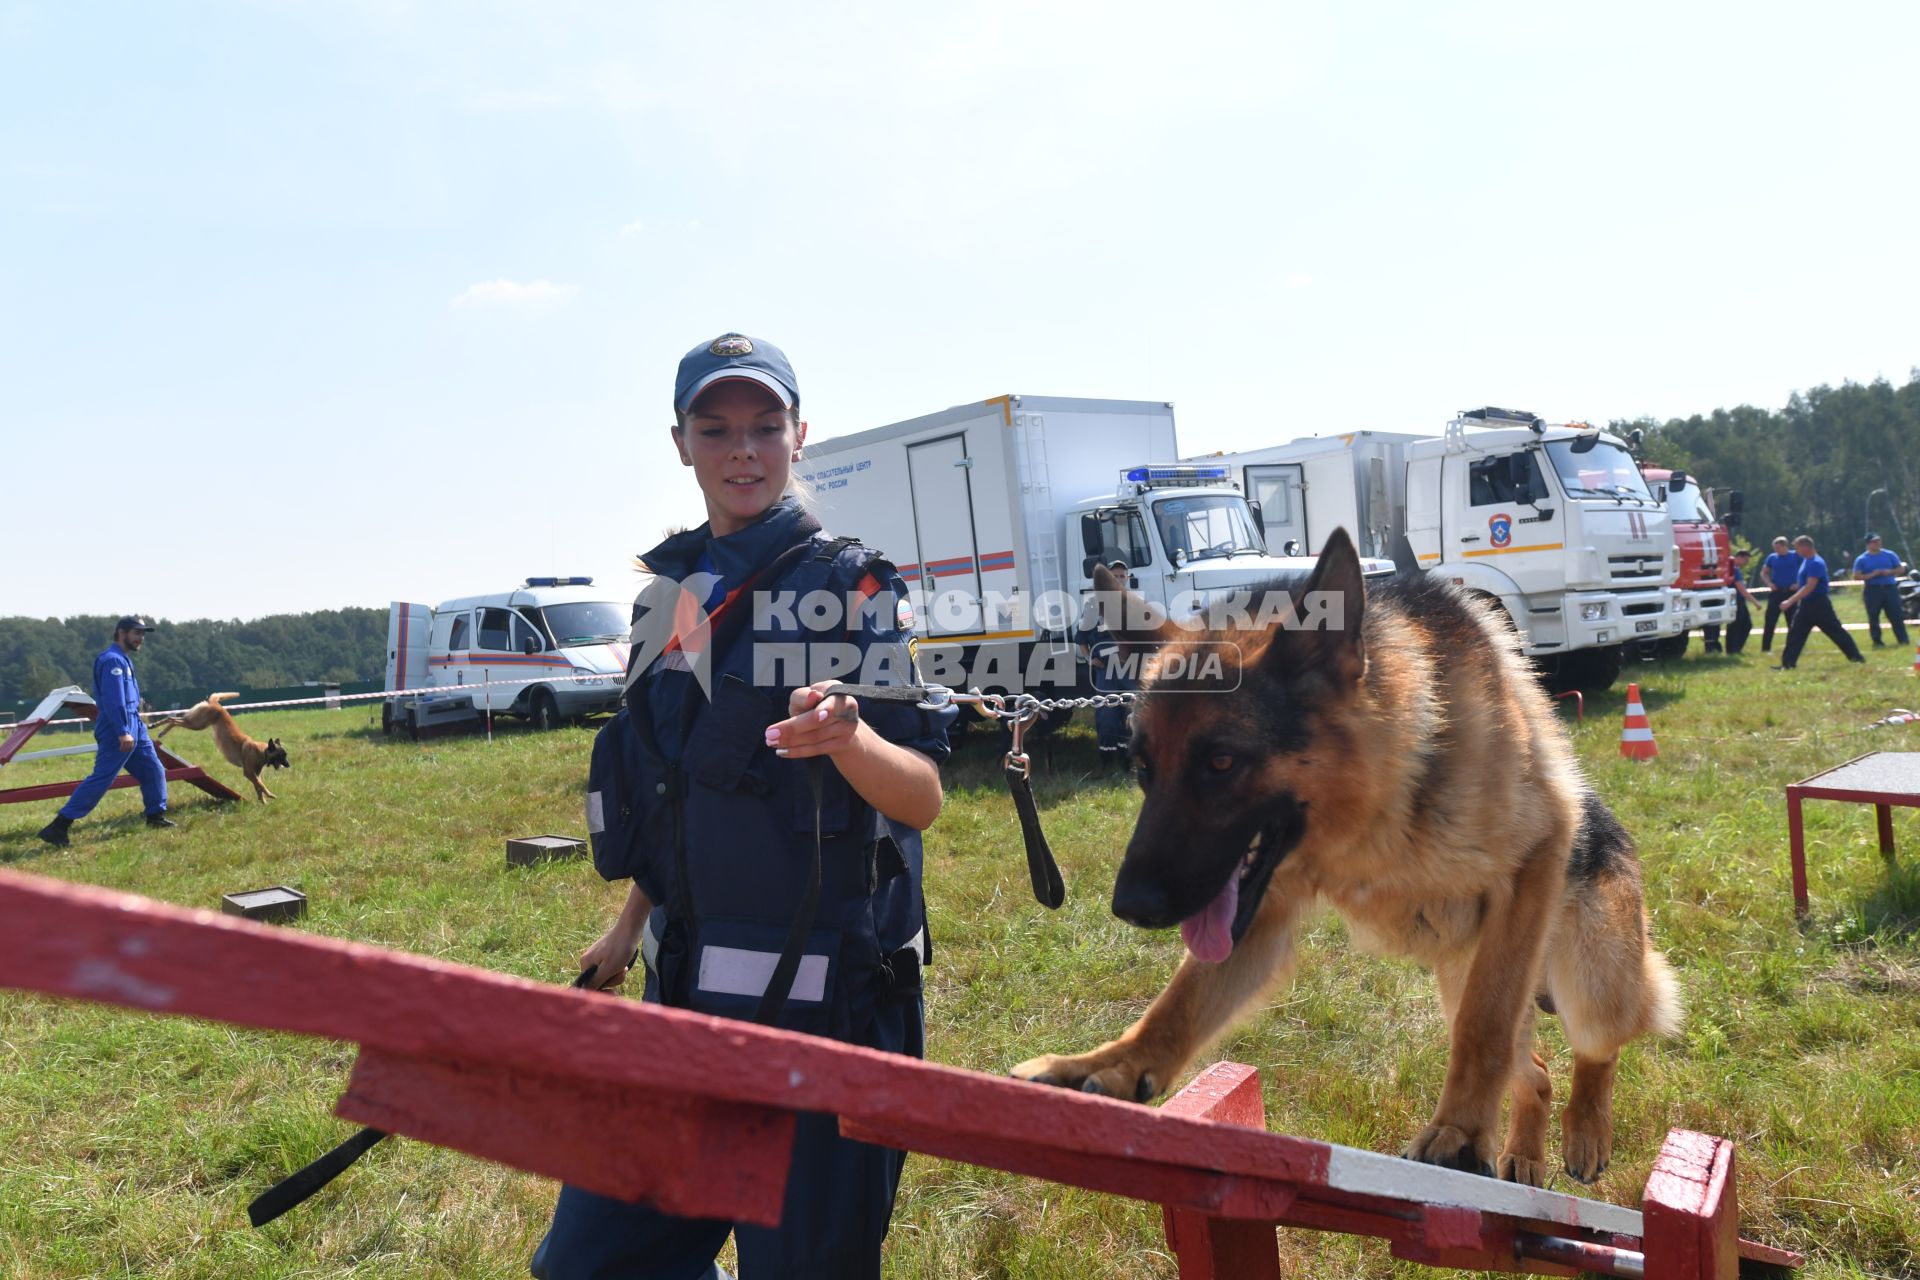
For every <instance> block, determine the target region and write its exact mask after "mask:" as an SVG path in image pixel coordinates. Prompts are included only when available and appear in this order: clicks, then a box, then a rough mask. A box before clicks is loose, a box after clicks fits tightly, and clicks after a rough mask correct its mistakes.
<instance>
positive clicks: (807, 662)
mask: <svg viewBox="0 0 1920 1280" xmlns="http://www.w3.org/2000/svg"><path fill="white" fill-rule="evenodd" d="M799 402H800V396H799V388H798V385H797V383H796V381H795V379H794V376H793V370H792V368H791V366H790V365H789V364H788V362H787V360H786V357H785V356H784V355H782V354H781V353H780V351H779V350H778V349H777V348H775V347H773V346H772V345H771V344H769V343H765V342H761V341H759V340H757V339H751V338H747V337H744V336H742V335H740V334H726V335H723V336H722V337H720V338H717V339H715V340H714V341H713V342H711V343H708V344H705V345H703V346H700V347H697V348H695V349H694V350H693V351H691V352H689V353H688V354H687V356H686V358H685V359H683V360H682V361H681V363H680V370H679V376H678V378H677V379H676V382H675V387H674V412H675V418H676V424H675V426H674V428H673V439H674V445H675V447H676V448H677V449H678V450H679V453H680V461H681V463H682V464H683V465H685V466H689V467H691V468H693V473H694V479H695V480H696V481H697V482H698V483H699V485H700V491H701V494H702V496H703V497H704V498H705V500H706V507H707V516H708V521H707V523H706V524H704V525H702V526H701V527H700V528H698V529H694V530H691V531H689V532H686V533H682V534H677V535H675V536H673V537H671V538H669V539H667V540H666V541H665V542H663V543H662V544H660V546H658V547H656V548H654V549H653V550H652V551H650V552H648V553H647V554H646V556H645V557H644V560H645V563H646V566H647V568H648V569H649V570H651V571H652V573H653V574H654V575H655V578H654V587H653V588H651V589H650V590H649V591H647V592H645V593H643V594H642V598H641V601H640V603H638V604H637V605H636V608H635V612H636V628H635V631H636V639H639V638H640V637H641V634H642V632H643V631H644V630H645V629H646V628H645V621H646V620H645V619H644V618H642V617H641V616H640V615H642V614H644V613H648V612H649V611H651V614H652V617H653V618H654V619H655V620H658V619H659V618H661V617H676V616H677V617H678V618H679V622H678V624H677V625H676V626H674V627H672V628H670V630H671V631H672V636H671V639H669V640H668V641H667V642H666V643H665V644H664V645H661V644H651V645H648V644H636V646H635V649H634V652H633V663H634V664H635V670H634V671H633V673H632V678H631V681H630V686H629V693H628V702H627V708H626V714H625V715H624V716H623V717H619V718H616V721H615V723H614V724H613V725H610V726H608V728H607V729H605V730H603V731H602V740H601V743H598V744H596V747H595V777H594V778H593V779H592V780H590V782H589V788H590V791H589V797H588V825H589V828H590V829H591V830H593V832H594V838H595V862H596V865H597V866H598V867H599V869H600V871H601V873H602V874H603V875H607V876H608V877H609V878H617V877H619V876H622V875H630V876H632V878H633V884H632V888H631V889H630V891H629V892H628V895H627V901H626V904H625V906H624V907H623V908H622V910H621V912H620V915H619V918H618V919H617V920H616V921H615V922H614V924H613V926H612V927H611V928H610V929H608V930H607V932H606V934H605V935H604V936H603V937H601V938H600V940H599V941H597V942H595V943H594V944H593V945H592V946H591V947H589V948H588V949H587V950H586V951H585V952H584V953H583V954H582V955H581V957H580V964H581V967H582V968H583V969H584V968H586V967H587V966H589V965H592V966H595V967H596V971H597V972H598V973H599V974H601V975H604V978H603V980H602V981H601V983H600V985H602V986H613V985H617V984H618V983H619V982H621V981H622V980H623V979H624V978H625V976H626V965H627V963H628V959H629V957H630V956H631V955H632V954H633V952H634V950H635V949H636V947H637V948H639V949H640V950H641V952H642V953H643V954H644V955H645V956H646V958H647V960H646V998H647V999H649V1000H654V1001H659V1002H662V1003H666V1004H670V1005H676V1006H680V1007H687V1008H693V1009H697V1010H700V1011H701V1012H705V1013H714V1014H721V1015H725V1016H733V1017H739V1018H755V1017H759V1018H760V1019H761V1020H766V1019H767V1018H769V1017H774V1018H775V1020H776V1022H777V1025H780V1026H783V1027H788V1028H791V1029H796V1030H801V1031H807V1032H811V1033H814V1034H820V1035H830V1036H833V1037H834V1038H836V1039H840V1040H845V1041H847V1042H850V1043H854V1044H862V1045H867V1046H870V1047H873V1048H878V1049H885V1050H890V1051H893V1052H898V1053H908V1054H912V1055H914V1056H916V1057H917V1056H919V1055H921V1053H922V1052H923V1043H922V1028H923V1023H922V1007H921V998H920V971H921V966H922V964H923V963H924V962H925V961H926V960H927V959H928V956H929V952H928V943H927V933H926V912H925V906H924V903H923V901H922V896H921V856H920V832H921V831H922V830H924V829H925V828H926V827H927V826H929V825H930V824H931V823H932V822H933V820H934V817H935V816H936V815H937V814H938V813H939V811H940V803H941V790H940V772H939V767H938V764H937V762H938V761H939V760H941V759H943V758H944V757H945V756H946V754H947V744H946V726H947V724H948V722H949V721H950V720H951V718H952V712H951V711H950V710H947V711H940V712H929V711H925V710H922V709H920V708H919V707H917V706H915V705H914V703H912V702H891V701H876V702H873V703H871V704H870V705H868V706H867V707H864V708H863V707H862V706H861V705H859V704H858V703H856V702H855V701H854V700H853V699H852V698H849V697H846V696H834V697H826V696H825V695H824V690H825V689H826V688H828V687H829V686H830V685H831V684H832V683H834V681H833V680H832V679H827V678H820V677H821V676H822V674H823V673H824V674H831V675H834V676H837V677H839V678H841V679H844V680H846V681H848V682H858V683H864V684H911V683H913V682H914V680H913V668H912V659H911V639H912V625H913V614H912V609H911V607H910V606H909V604H908V603H907V590H906V586H905V584H904V583H903V582H902V581H901V580H900V578H899V575H898V574H897V573H895V572H894V571H893V568H892V566H891V565H889V564H887V563H886V562H885V561H883V560H881V559H880V558H879V557H878V555H877V553H875V552H874V551H872V550H871V549H869V548H866V547H863V546H860V545H859V544H858V543H856V542H853V541H852V540H851V539H845V538H840V539H835V538H831V537H829V536H828V535H827V534H826V533H825V532H824V531H822V530H821V528H820V526H819V523H818V521H817V520H815V519H814V518H813V517H812V516H811V515H810V514H809V513H808V512H807V511H806V509H805V507H804V505H803V504H802V503H801V501H800V500H799V499H798V497H797V496H796V495H795V493H794V492H793V491H792V489H791V487H790V481H791V472H792V468H793V464H794V463H795V462H796V461H797V460H798V459H799V456H800V448H801V445H802V443H803V442H804V441H805V438H806V425H805V424H804V423H803V422H801V421H800V415H799ZM663 588H664V591H663ZM813 593H825V594H824V595H818V596H815V595H813ZM663 595H664V597H665V598H664V600H663ZM810 597H811V598H814V599H817V600H820V601H826V602H831V601H834V600H838V601H839V602H840V604H841V606H842V607H841V609H840V611H839V615H838V616H835V615H834V611H833V610H831V609H815V610H807V609H802V608H796V607H795V606H796V605H797V604H798V603H799V602H800V601H805V600H807V599H809V598H810ZM809 625H811V626H812V628H813V629H811V630H809V629H808V627H809ZM656 634H658V633H657V632H656ZM682 641H685V643H684V645H682V643H681V642H682ZM828 663H831V664H833V665H831V666H826V665H825V664H828ZM849 663H855V664H857V669H854V668H853V667H851V666H849V665H848V664H849ZM642 665H644V667H645V669H644V670H641V669H639V668H640V667H641V666H642ZM616 731H617V732H618V734H619V736H618V737H616V738H614V739H612V740H611V741H610V740H609V735H610V734H614V733H616ZM602 745H605V747H606V751H605V752H604V753H603V751H602ZM816 858H817V859H818V876H819V891H818V897H817V907H816V908H815V909H814V912H813V916H812V920H811V921H810V925H811V927H810V928H807V929H806V933H805V944H804V947H802V948H800V949H799V952H798V955H797V962H796V960H795V957H794V956H793V955H792V954H791V951H792V949H791V948H788V947H787V946H786V945H785V944H786V942H787V939H788V935H789V933H790V932H794V931H795V930H796V928H797V926H796V924H795V914H796V904H798V903H801V902H802V901H803V900H804V899H806V898H807V897H808V893H807V885H808V881H809V878H810V873H811V870H812V868H813V866H814V861H815V859H816ZM783 959H784V961H785V963H784V964H783ZM782 968H784V969H786V970H787V972H788V973H789V974H790V975H791V982H790V987H789V990H788V993H787V995H786V999H785V1000H784V1002H781V1003H780V1007H779V1010H778V1013H777V1016H775V1015H774V1014H773V1012H772V1011H771V1010H770V1009H769V1008H767V1007H763V1002H764V1003H773V1002H775V1001H777V996H776V998H775V1000H774V1001H770V1000H769V997H768V991H767V989H768V987H769V985H772V986H774V988H775V990H776V992H777V991H778V988H779V987H780V985H782V984H781V982H780V980H779V978H777V977H775V976H774V975H775V974H776V971H777V970H779V969H782ZM612 1140H632V1141H639V1140H641V1137H640V1135H631V1137H630V1138H625V1139H623V1138H622V1137H620V1136H618V1135H615V1136H612ZM903 1160H904V1156H903V1155H902V1153H900V1152H897V1151H891V1150H887V1149H885V1148H881V1147H874V1146H869V1145H867V1144H864V1143H857V1142H851V1141H848V1140H847V1139H844V1138H842V1137H841V1136H840V1134H839V1130H838V1125H837V1122H836V1120H835V1118H834V1117H832V1116H826V1115H809V1116H803V1117H801V1119H800V1122H799V1126H798V1131H797V1133H796V1136H795V1142H794V1155H793V1165H792V1168H791V1170H790V1172H789V1175H788V1180H787V1194H786V1201H785V1205H784V1209H783V1213H782V1216H781V1225H780V1226H779V1227H778V1228H772V1229H769V1228H764V1227H755V1226H751V1225H748V1224H744V1223H742V1224H738V1225H736V1224H733V1223H730V1222H725V1221H707V1220H694V1219H686V1218H676V1217H672V1216H669V1215H667V1214H663V1213H660V1212H658V1211H656V1210H653V1209H651V1208H647V1207H644V1206H637V1205H630V1204H625V1203H623V1202H620V1201H617V1200H612V1199H608V1198H606V1197H603V1196H599V1195H595V1194H593V1193H591V1192H586V1191H582V1190H580V1189H579V1188H576V1187H566V1188H564V1189H563V1190H562V1192H561V1195H560V1202H559V1205H558V1207H557V1208H556V1210H555V1213H554V1221H553V1225H552V1227H551V1228H550V1229H549V1231H548V1233H547V1237H546V1239H545V1240H544V1241H543V1242H542V1243H541V1245H540V1248H539V1250H538V1251H537V1252H536V1253H535V1254H534V1258H533V1267H532V1269H533V1274H534V1275H535V1276H537V1277H541V1278H542V1280H588V1278H589V1277H591V1278H592V1280H612V1278H613V1277H646V1278H647V1280H697V1278H699V1277H714V1276H718V1275H720V1274H721V1273H720V1272H719V1270H718V1268H717V1266H716V1265H715V1262H714V1259H715V1258H716V1256H717V1255H718V1253H719V1251H720V1249H721V1247H722V1245H724V1244H725V1242H726V1238H727V1235H728V1233H729V1232H731V1233H733V1235H734V1237H735V1243H736V1245H737V1248H738V1255H739V1259H740V1264H739V1265H740V1270H741V1275H742V1280H773V1278H774V1277H786V1278H793V1280H804V1278H808V1277H821V1278H822V1280H824V1278H826V1277H832V1278H833V1280H855V1278H858V1277H877V1276H879V1274H880V1246H881V1242H882V1240H883V1239H884V1238H885V1236H886V1231H887V1223H888V1220H889V1219H890V1218H891V1216H892V1212H893V1199H894V1193H895V1190H896V1188H897V1187H898V1185H899V1179H900V1169H901V1164H902V1162H903Z"/></svg>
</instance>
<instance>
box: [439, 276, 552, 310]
mask: <svg viewBox="0 0 1920 1280" xmlns="http://www.w3.org/2000/svg"><path fill="white" fill-rule="evenodd" d="M575 292H577V290H576V289H575V288H574V286H572V285H570V284H555V283H554V282H553V281H551V280H529V281H527V282H526V283H524V284H523V283H521V282H520V281H518V280H482V281H481V282H480V283H479V284H470V285H468V286H467V287H466V289H465V290H464V291H463V292H461V293H460V294H458V295H457V296H455V298H454V299H453V305H454V306H456V307H524V306H538V305H541V304H543V303H550V302H559V301H561V300H562V299H564V298H570V297H572V296H573V295H574V293H575Z"/></svg>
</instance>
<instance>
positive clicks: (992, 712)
mask: <svg viewBox="0 0 1920 1280" xmlns="http://www.w3.org/2000/svg"><path fill="white" fill-rule="evenodd" d="M925 691H926V695H927V696H926V697H924V698H922V699H921V700H920V708H921V709H922V710H923V711H939V710H941V709H942V708H945V707H948V706H952V705H954V704H956V703H959V704H967V705H971V706H975V707H978V708H979V709H980V712H981V714H982V715H987V716H991V717H993V719H994V720H996V721H998V722H1000V723H1003V724H1005V725H1006V726H1007V732H1008V734H1009V735H1010V736H1011V737H1012V741H1011V742H1010V743H1009V744H1008V748H1007V762H1006V763H1007V768H1008V769H1009V770H1010V771H1012V772H1014V773H1017V774H1019V775H1020V777H1022V778H1027V777H1030V776H1031V775H1032V772H1033V760H1032V757H1030V756H1028V755H1027V751H1026V736H1027V726H1029V725H1031V724H1032V723H1033V722H1034V721H1036V720H1038V719H1039V718H1040V717H1041V716H1043V715H1045V714H1047V713H1049V712H1053V711H1079V710H1081V709H1083V708H1088V707H1091V708H1100V707H1125V706H1130V705H1132V703H1133V701H1134V699H1135V698H1137V697H1139V696H1140V695H1139V694H1138V693H1134V692H1125V693H1096V694H1094V695H1092V696H1091V697H1086V698H1036V697H1035V696H1034V695H1032V694H1030V693H1013V694H1006V693H982V692H981V691H980V690H979V689H977V688H975V689H969V690H967V691H966V692H965V693H959V692H956V691H955V690H952V689H949V688H947V687H946V686H945V685H939V684H929V685H926V686H925Z"/></svg>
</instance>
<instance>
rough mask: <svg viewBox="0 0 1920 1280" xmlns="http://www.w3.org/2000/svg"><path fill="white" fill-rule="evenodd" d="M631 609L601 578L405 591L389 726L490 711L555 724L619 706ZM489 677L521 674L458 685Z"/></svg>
mask: <svg viewBox="0 0 1920 1280" xmlns="http://www.w3.org/2000/svg"><path fill="white" fill-rule="evenodd" d="M631 617H632V605H631V604H630V603H628V602H623V601H619V600H613V599H609V598H608V596H607V593H606V592H605V591H600V590H595V589H594V586H593V579H592V578H562V577H543V578H528V579H526V581H525V582H524V583H523V584H522V585H521V586H519V587H516V588H514V589H513V590H511V591H499V592H493V593H491V594H487V595H475V596H462V597H460V598H459V599H456V600H448V601H446V602H445V603H443V604H440V605H437V606H433V607H428V606H427V605H423V604H415V603H412V602H409V601H402V600H396V601H394V602H393V603H392V605H391V606H390V608H389V610H388V615H387V684H386V687H387V690H388V691H389V692H390V693H393V694H395V695H398V696H395V697H392V698H389V699H387V700H386V702H385V703H384V704H383V705H384V708H385V709H384V711H383V713H382V715H381V727H382V728H383V729H386V730H388V731H389V732H391V731H392V730H393V729H394V728H395V727H399V728H403V729H405V730H407V731H408V732H409V733H412V734H414V735H416V736H417V735H418V733H419V732H420V731H421V730H422V729H425V728H428V727H432V726H438V725H442V724H448V723H454V722H461V721H471V720H475V719H478V718H479V717H480V716H482V715H484V714H487V713H489V712H491V713H492V714H495V715H517V716H525V717H526V718H527V719H528V720H530V721H531V722H532V723H533V724H534V725H535V726H536V727H538V728H542V729H550V728H553V727H555V726H557V725H559V724H560V723H562V722H563V721H566V720H570V719H574V718H576V717H579V716H583V715H588V714H590V713H593V712H599V711H613V710H615V709H617V708H618V707H619V705H620V695H621V690H622V686H623V684H624V678H625V674H626V669H627V655H628V650H627V636H628V632H629V620H630V618H631ZM543 677H545V678H543ZM490 681H507V682H514V683H511V684H509V685H508V686H507V687H503V688H497V689H488V688H481V689H456V688H451V687H450V686H458V685H471V684H480V685H484V684H487V683H488V682H490ZM523 681H524V682H525V683H519V682H523ZM443 690H444V691H443Z"/></svg>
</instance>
